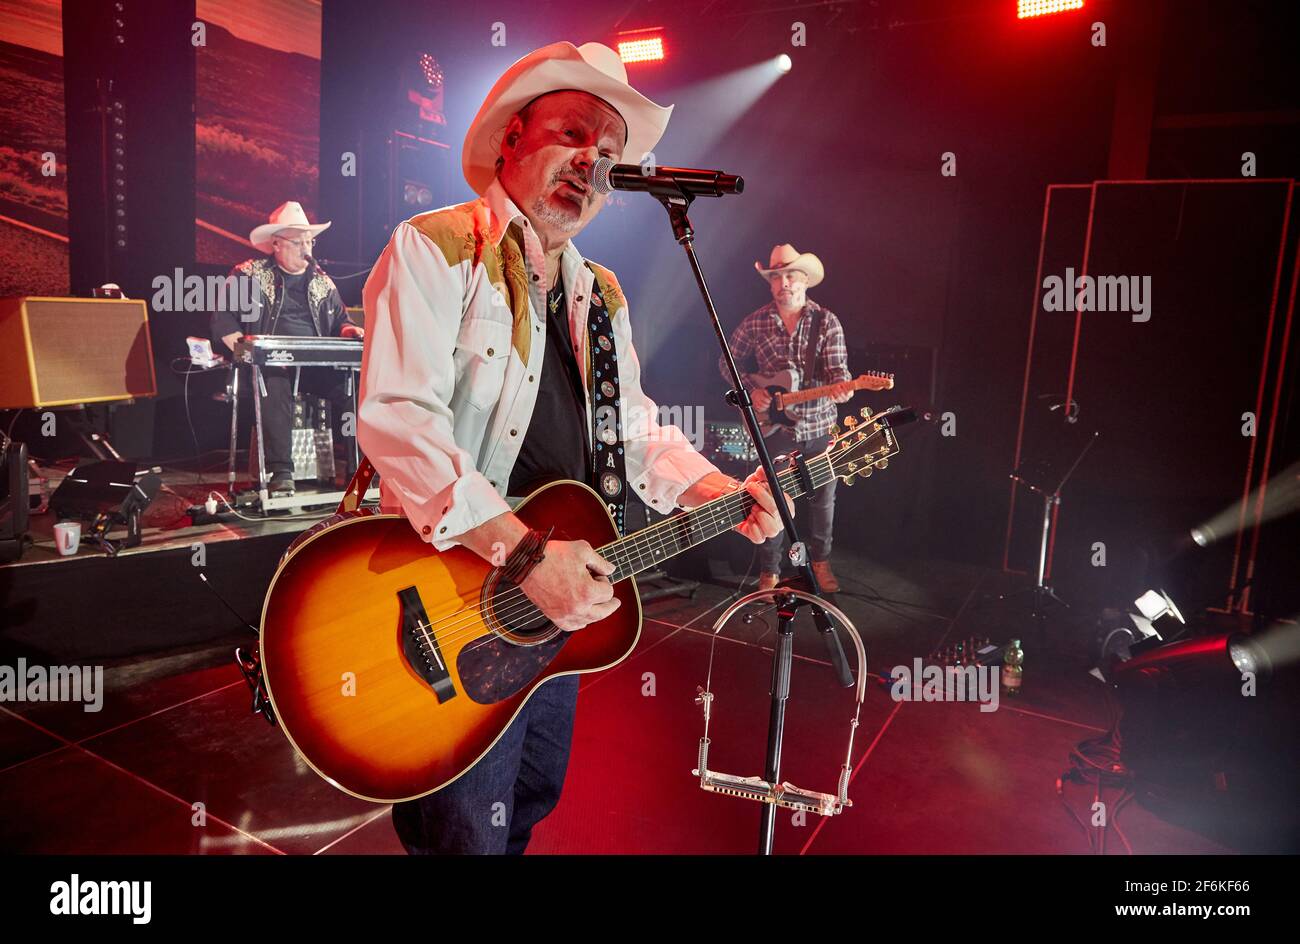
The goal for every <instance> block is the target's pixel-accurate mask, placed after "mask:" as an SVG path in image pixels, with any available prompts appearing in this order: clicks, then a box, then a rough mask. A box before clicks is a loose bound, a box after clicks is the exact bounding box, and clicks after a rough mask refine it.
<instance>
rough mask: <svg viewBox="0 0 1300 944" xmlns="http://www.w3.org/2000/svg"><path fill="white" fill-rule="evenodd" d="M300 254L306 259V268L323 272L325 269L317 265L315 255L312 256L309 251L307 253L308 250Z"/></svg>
mask: <svg viewBox="0 0 1300 944" xmlns="http://www.w3.org/2000/svg"><path fill="white" fill-rule="evenodd" d="M302 255H303V258H304V259H306V260H307V268H308V269H314V270H315V271H317V272H323V271H325V270H324V269H322V268H321V267H320V266H319V265H317V264H316V257H315V256H313V255H312V254H311V253H309V252H304V253H303V254H302Z"/></svg>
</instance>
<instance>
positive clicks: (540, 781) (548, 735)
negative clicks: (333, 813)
mask: <svg viewBox="0 0 1300 944" xmlns="http://www.w3.org/2000/svg"><path fill="white" fill-rule="evenodd" d="M577 704H578V676H576V675H566V676H564V677H562V678H557V679H551V680H550V681H549V682H546V683H545V684H544V685H542V687H541V688H539V689H538V690H537V691H536V692H535V693H534V694H533V697H532V698H530V699H529V700H528V703H527V704H526V705H524V707H523V710H521V711H520V712H519V714H518V715H517V716H516V717H515V720H514V722H513V723H512V724H511V725H510V727H509V728H507V729H506V732H505V734H503V735H502V736H501V739H500V740H499V741H497V743H496V744H494V745H493V746H492V749H491V750H490V751H488V752H487V754H486V755H485V756H484V757H483V759H482V760H480V761H479V762H478V763H477V764H475V765H474V767H473V768H471V769H470V771H469V772H468V773H466V774H464V775H463V776H462V777H461V778H460V779H459V780H457V781H455V782H454V783H452V784H450V785H448V786H446V787H443V788H442V789H441V790H439V791H438V792H437V793H431V794H429V795H428V796H426V797H421V798H420V799H418V800H409V801H407V802H405V803H396V804H394V805H393V828H394V829H396V830H397V838H398V839H400V840H401V841H402V845H403V846H405V847H406V851H407V852H409V853H410V854H411V855H456V854H460V855H500V854H501V853H510V854H513V855H518V854H522V853H523V851H524V847H525V846H527V845H528V840H529V839H530V838H531V837H532V833H533V827H534V826H536V825H537V824H538V823H539V822H541V820H542V819H543V818H545V817H546V816H547V814H549V813H550V812H551V810H553V809H555V805H556V804H557V803H558V802H559V801H560V790H561V788H562V787H563V786H564V772H565V770H566V768H567V767H568V764H569V744H570V741H571V740H572V738H573V715H574V710H575V709H576V707H577Z"/></svg>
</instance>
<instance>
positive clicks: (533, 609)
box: [443, 480, 829, 651]
mask: <svg viewBox="0 0 1300 944" xmlns="http://www.w3.org/2000/svg"><path fill="white" fill-rule="evenodd" d="M828 481H829V480H828ZM784 484H786V483H783V485H784ZM825 484H827V482H822V483H820V484H816V485H815V487H821V486H822V485H825ZM791 487H793V483H791ZM787 490H788V489H787ZM745 494H746V497H749V498H750V502H751V503H753V499H752V497H751V496H748V493H745ZM729 497H730V496H729ZM795 497H798V495H796V496H795ZM740 504H741V506H742V509H741V510H743V505H744V502H743V501H742V502H741V503H740ZM727 510H728V512H730V511H731V510H734V509H727ZM720 518H721V516H719V515H717V514H716V509H713V510H711V514H710V520H709V522H708V524H709V525H710V526H712V527H714V528H717V526H718V524H719V519H720ZM724 520H725V522H726V525H725V527H723V528H721V529H718V530H715V531H714V533H713V534H712V535H710V538H712V537H716V536H718V535H720V534H723V533H725V532H726V531H727V530H730V529H731V528H732V527H734V526H735V525H734V524H733V523H732V521H733V520H734V519H730V518H726V519H724ZM706 540H707V539H706ZM697 543H701V542H697ZM692 546H694V545H692V544H686V545H685V546H677V549H676V550H675V551H673V550H670V549H669V548H668V547H667V545H663V544H662V543H661V547H660V550H659V551H657V552H656V553H655V555H654V556H653V557H651V558H650V559H649V560H647V559H645V558H644V557H643V555H641V554H640V553H638V554H637V555H635V557H633V556H628V557H627V558H626V559H624V560H621V561H618V563H617V567H618V569H620V570H622V569H625V568H627V567H629V566H632V567H633V568H634V569H631V570H628V572H627V573H625V574H624V575H623V576H621V577H619V578H618V582H622V580H624V579H626V578H627V577H629V576H634V575H635V574H637V573H639V572H640V571H641V570H644V569H646V568H647V567H648V566H652V565H653V564H655V563H657V562H658V561H660V560H664V559H667V558H669V557H673V556H676V554H678V553H681V552H682V551H684V550H687V549H689V548H690V547H692ZM665 551H666V552H667V553H666V554H665V553H664V552H665ZM610 560H611V562H613V561H614V560H615V557H614V555H611V556H610ZM517 595H522V594H512V596H517ZM462 612H463V611H462ZM482 613H483V611H482V609H478V608H476V609H473V610H471V618H470V620H469V624H470V625H471V626H472V627H474V628H473V629H470V630H469V631H468V634H469V635H472V636H479V635H481V636H483V638H482V639H476V640H475V641H472V642H470V643H468V644H467V645H466V646H465V647H464V650H463V651H472V650H474V649H477V648H480V647H482V646H485V645H489V644H491V643H492V641H493V640H495V639H496V637H497V634H496V633H494V632H492V631H491V630H489V631H488V632H487V633H480V630H479V628H478V627H479V626H481V625H482V621H481V620H482ZM493 613H494V615H495V617H496V619H497V620H498V621H499V622H502V623H505V622H515V623H521V622H526V621H531V620H532V619H535V618H537V617H539V616H541V617H544V616H545V614H544V613H542V612H541V610H540V609H538V608H537V605H536V604H535V603H533V602H532V600H531V599H529V598H527V597H526V596H525V598H524V599H523V600H521V601H516V602H515V605H512V606H511V607H510V609H509V611H508V612H501V611H500V610H499V609H497V608H496V607H493ZM472 614H478V615H472ZM447 629H448V628H447V627H444V628H443V633H444V634H445V633H447ZM451 630H452V631H451V633H450V634H449V635H446V636H445V638H446V639H447V640H448V641H451V640H454V639H458V638H463V635H465V624H464V623H463V622H462V623H461V624H460V625H459V626H456V627H453V628H451ZM457 630H460V631H459V632H458V631H457ZM552 638H554V637H552Z"/></svg>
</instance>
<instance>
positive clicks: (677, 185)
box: [587, 157, 745, 197]
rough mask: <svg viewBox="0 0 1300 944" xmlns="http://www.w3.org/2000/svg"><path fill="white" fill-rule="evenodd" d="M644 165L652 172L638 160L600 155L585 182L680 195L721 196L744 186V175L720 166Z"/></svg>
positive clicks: (606, 188) (606, 189)
mask: <svg viewBox="0 0 1300 944" xmlns="http://www.w3.org/2000/svg"><path fill="white" fill-rule="evenodd" d="M647 169H648V170H653V171H654V173H652V174H647V173H645V172H644V171H643V170H642V169H641V165H640V164H615V163H614V162H613V161H611V160H610V159H609V158H608V157H602V158H600V159H599V160H597V161H596V163H595V164H593V165H591V172H590V173H589V174H588V175H587V182H588V183H589V184H591V186H592V189H593V190H595V191H596V193H599V194H606V193H610V192H611V191H614V190H640V191H642V192H644V193H652V194H654V195H655V196H657V197H680V196H682V195H683V194H687V195H689V196H694V197H721V196H723V195H725V194H728V193H741V192H742V191H744V189H745V178H743V177H737V176H736V175H735V174H724V173H723V172H722V171H720V170H696V169H695V168H692V167H654V166H650V167H647Z"/></svg>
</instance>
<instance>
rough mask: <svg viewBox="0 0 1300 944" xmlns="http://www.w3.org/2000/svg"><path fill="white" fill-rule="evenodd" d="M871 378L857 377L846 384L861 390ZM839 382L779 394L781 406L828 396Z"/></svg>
mask: <svg viewBox="0 0 1300 944" xmlns="http://www.w3.org/2000/svg"><path fill="white" fill-rule="evenodd" d="M872 379H874V378H870V377H859V378H857V379H856V380H850V381H848V385H849V386H850V387H851V388H852V389H854V390H861V389H862V388H864V387H866V386H868V385H869V384H870V383H871V381H872ZM838 386H840V385H839V384H826V385H824V386H821V387H809V388H808V389H807V390H797V391H795V392H794V393H783V394H781V405H782V406H794V405H796V404H799V403H806V402H807V401H809V400H816V399H817V398H818V397H825V396H829V395H830V392H831V391H832V390H833V389H835V388H836V387H838Z"/></svg>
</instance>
